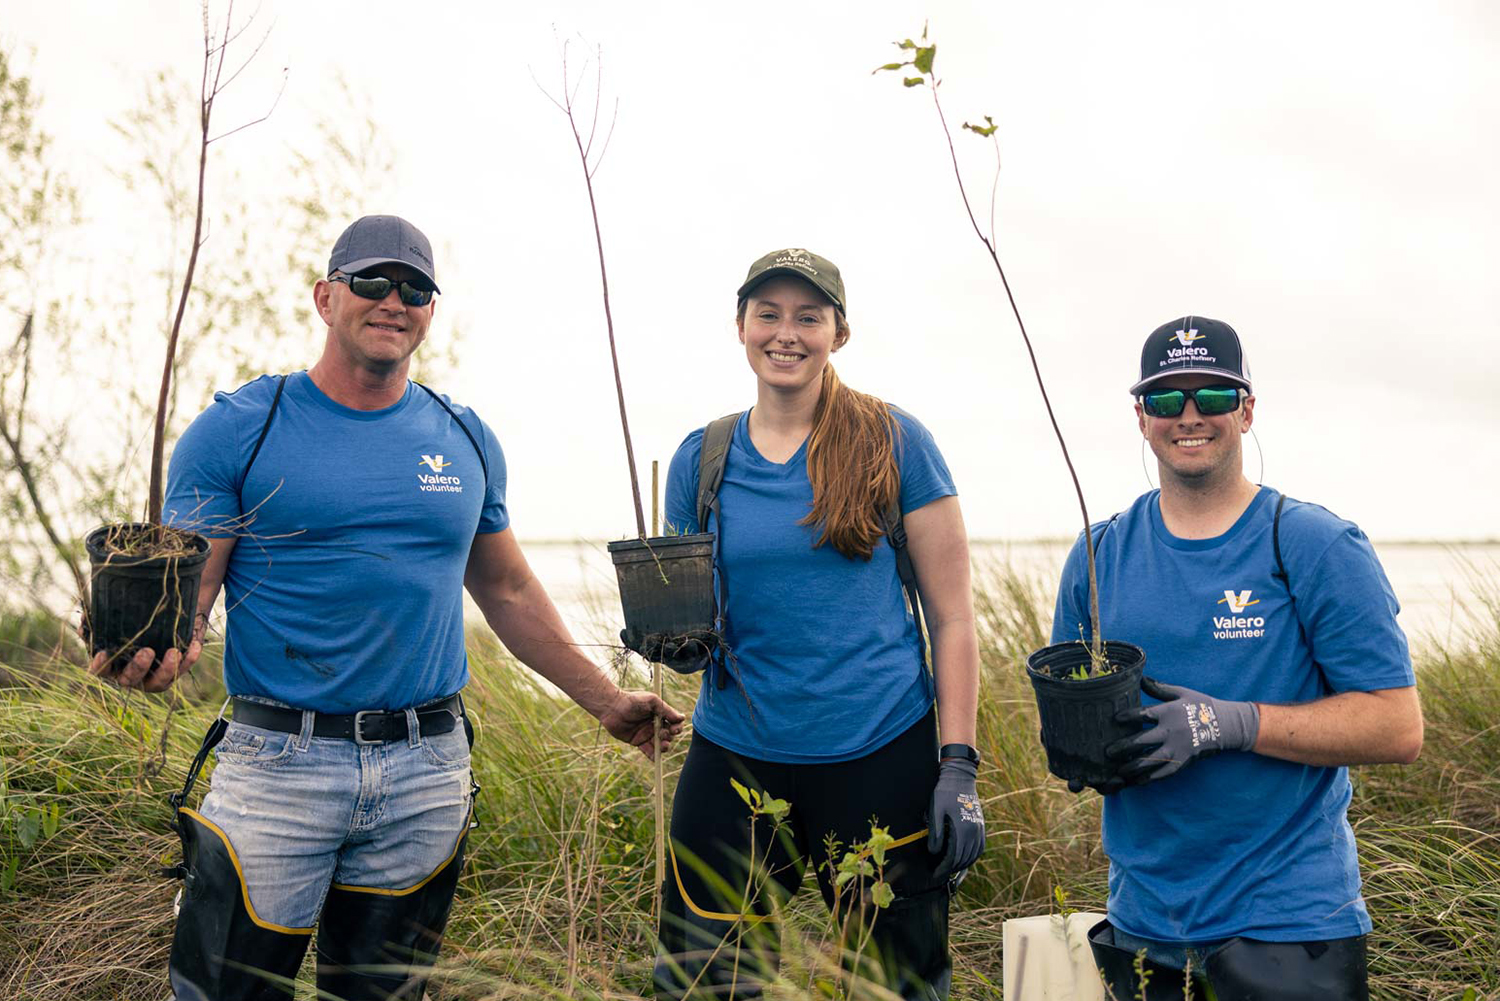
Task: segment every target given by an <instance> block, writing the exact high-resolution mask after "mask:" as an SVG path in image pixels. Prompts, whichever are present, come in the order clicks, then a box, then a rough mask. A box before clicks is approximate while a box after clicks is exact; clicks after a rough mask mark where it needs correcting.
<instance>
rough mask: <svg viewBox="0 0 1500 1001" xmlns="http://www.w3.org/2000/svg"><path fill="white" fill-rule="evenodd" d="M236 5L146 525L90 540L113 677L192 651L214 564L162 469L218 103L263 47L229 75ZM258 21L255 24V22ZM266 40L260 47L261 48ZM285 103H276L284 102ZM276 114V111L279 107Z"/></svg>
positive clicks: (206, 41)
mask: <svg viewBox="0 0 1500 1001" xmlns="http://www.w3.org/2000/svg"><path fill="white" fill-rule="evenodd" d="M233 13H234V5H233V3H230V4H229V5H228V8H227V11H226V14H225V18H224V26H223V34H222V36H220V37H217V38H216V37H214V35H213V33H212V31H211V28H210V19H209V11H208V6H207V4H206V3H205V5H204V8H203V74H202V79H201V83H200V90H199V144H198V192H197V206H196V209H195V212H194V216H193V241H192V248H191V250H190V251H189V253H188V262H187V269H186V270H185V272H184V273H183V277H182V288H181V290H180V292H179V294H178V297H177V309H176V313H175V315H174V316H173V319H172V326H171V330H170V332H169V333H168V335H167V352H166V359H165V361H164V362H163V364H162V373H161V388H160V391H159V393H158V394H157V401H156V419H155V424H154V428H153V435H152V441H151V475H150V482H149V486H148V488H147V495H146V518H145V520H144V521H139V522H117V523H113V524H106V525H100V526H99V527H98V528H95V529H94V530H93V531H91V532H89V534H88V535H87V536H86V537H85V538H84V545H85V547H86V548H87V550H88V554H89V565H90V575H89V576H90V588H89V592H90V593H89V601H88V606H87V607H86V608H85V609H84V619H83V632H84V635H85V638H86V639H87V641H88V643H89V647H90V650H91V652H93V653H96V654H97V653H100V652H108V653H109V654H110V659H109V667H110V669H112V670H113V669H115V668H118V667H119V666H120V665H122V664H124V663H125V662H127V661H128V660H129V659H130V658H131V657H132V656H134V654H135V653H136V651H138V650H141V649H147V648H149V649H150V650H152V651H153V652H154V653H155V655H156V659H157V663H160V661H161V658H162V657H163V656H164V655H165V654H166V652H167V651H168V650H172V649H178V650H183V649H186V648H187V646H188V644H189V643H191V642H192V639H193V626H194V621H193V620H194V617H195V616H196V614H197V608H198V585H199V581H200V580H201V579H202V576H203V565H204V563H205V562H206V561H207V559H208V553H209V544H208V539H207V538H205V537H204V536H203V535H201V534H199V533H197V532H193V531H190V530H187V529H185V528H182V527H178V526H174V525H168V524H165V523H164V522H163V519H162V494H163V490H162V466H163V461H162V460H163V453H164V451H165V442H166V426H167V412H168V401H169V399H170V394H171V387H172V373H173V366H174V363H175V360H176V357H177V343H178V338H179V335H180V334H181V332H182V320H183V316H184V314H185V313H186V312H187V304H188V297H189V295H190V293H191V292H192V288H193V273H194V271H195V269H196V268H197V265H198V252H199V250H201V249H202V247H203V243H204V239H205V238H204V232H203V229H204V226H203V220H204V209H203V205H204V194H205V189H206V180H207V172H208V148H209V145H210V144H212V143H214V142H216V141H217V140H219V139H222V138H224V136H227V135H229V134H230V133H229V132H226V133H224V134H223V135H219V136H211V134H210V131H209V126H210V122H211V121H212V118H213V107H214V101H215V100H216V99H217V98H218V96H219V95H220V94H221V93H222V92H223V89H224V88H225V87H227V86H228V85H229V83H230V82H231V81H232V80H233V79H234V78H235V77H236V76H238V75H239V73H240V71H241V70H243V69H244V65H245V64H248V63H249V62H250V60H252V59H254V58H255V55H256V53H257V52H259V51H260V49H259V46H257V47H256V48H255V49H254V50H252V51H251V52H250V54H249V58H247V59H246V60H245V64H242V65H241V66H240V67H239V68H238V69H236V68H233V67H230V68H229V70H228V72H227V74H226V71H225V58H226V56H227V55H228V49H229V45H230V43H231V42H232V41H233V40H234V39H235V38H236V37H238V35H239V33H240V32H242V31H243V30H244V29H245V28H246V27H248V24H245V25H242V26H241V27H240V28H239V29H238V30H234V29H233V25H232V21H233ZM252 20H253V16H252ZM263 43H264V39H262V44H263ZM279 96H280V95H278V98H279ZM273 108H274V104H273ZM269 115H270V112H269V111H268V112H267V113H266V115H264V116H262V117H261V118H260V119H257V120H256V121H255V122H249V123H247V124H246V125H241V126H239V128H236V129H232V130H230V132H238V131H240V129H243V128H248V127H249V126H250V125H254V124H256V122H259V121H264V120H265V118H266V117H269Z"/></svg>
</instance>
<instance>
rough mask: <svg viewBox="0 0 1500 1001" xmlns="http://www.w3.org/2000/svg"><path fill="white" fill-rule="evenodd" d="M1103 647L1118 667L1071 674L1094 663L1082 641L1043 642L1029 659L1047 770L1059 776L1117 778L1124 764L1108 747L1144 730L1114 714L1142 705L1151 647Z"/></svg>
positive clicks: (1113, 642)
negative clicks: (1107, 753) (1092, 674)
mask: <svg viewBox="0 0 1500 1001" xmlns="http://www.w3.org/2000/svg"><path fill="white" fill-rule="evenodd" d="M1104 648H1105V653H1106V656H1108V657H1109V662H1110V663H1111V664H1113V665H1114V666H1115V668H1116V670H1115V671H1113V672H1111V673H1109V674H1103V675H1100V676H1098V677H1094V678H1085V679H1077V680H1075V679H1074V678H1071V677H1069V675H1071V674H1072V673H1073V671H1074V670H1075V669H1077V668H1079V667H1082V668H1084V669H1087V668H1088V666H1089V650H1088V647H1087V646H1085V645H1084V644H1083V643H1082V642H1080V641H1078V640H1070V641H1068V642H1067V643H1055V644H1053V645H1052V646H1048V647H1043V648H1042V649H1040V650H1038V651H1036V652H1035V653H1033V654H1032V655H1031V656H1030V657H1028V658H1026V673H1027V674H1028V675H1030V676H1031V687H1032V689H1033V691H1035V692H1036V707H1037V711H1038V712H1039V714H1040V715H1041V718H1042V746H1043V747H1045V748H1046V749H1047V770H1048V771H1049V772H1051V773H1052V774H1053V775H1056V776H1057V777H1058V778H1060V779H1078V780H1080V781H1082V782H1091V783H1098V782H1106V781H1108V780H1109V779H1112V778H1114V777H1115V775H1116V772H1117V769H1118V767H1119V766H1118V764H1117V763H1116V762H1113V761H1111V760H1109V758H1107V757H1105V755H1104V749H1105V748H1106V747H1108V746H1109V745H1110V744H1112V743H1114V742H1115V741H1116V740H1119V739H1120V738H1121V737H1128V736H1130V735H1131V734H1134V733H1138V732H1140V726H1139V725H1138V724H1129V725H1125V724H1120V723H1116V722H1115V718H1114V717H1115V713H1117V712H1119V711H1120V710H1122V709H1136V708H1139V707H1140V704H1141V671H1142V669H1143V668H1144V667H1145V665H1146V651H1144V650H1142V649H1141V648H1140V647H1138V646H1136V645H1135V644H1133V643H1122V642H1120V641H1118V640H1107V641H1105V644H1104Z"/></svg>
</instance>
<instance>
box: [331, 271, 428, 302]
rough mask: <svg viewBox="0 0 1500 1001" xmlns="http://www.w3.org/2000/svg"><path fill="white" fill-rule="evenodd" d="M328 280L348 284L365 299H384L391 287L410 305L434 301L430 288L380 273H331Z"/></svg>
mask: <svg viewBox="0 0 1500 1001" xmlns="http://www.w3.org/2000/svg"><path fill="white" fill-rule="evenodd" d="M328 280H329V281H331V282H342V283H344V284H345V285H348V286H349V291H351V292H353V293H354V294H355V295H357V296H359V297H360V298H363V299H377V300H378V299H384V298H385V297H386V296H388V295H390V294H391V289H395V290H396V294H397V295H399V296H400V297H401V301H402V302H403V303H405V304H406V305H408V306H425V305H427V304H428V303H429V302H431V301H432V295H433V292H432V289H430V288H418V287H417V286H416V285H413V284H412V283H411V282H408V281H400V282H395V281H391V280H390V279H389V278H382V277H381V276H379V275H371V276H369V277H365V276H363V275H329V276H328Z"/></svg>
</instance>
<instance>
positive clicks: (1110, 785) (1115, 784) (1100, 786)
mask: <svg viewBox="0 0 1500 1001" xmlns="http://www.w3.org/2000/svg"><path fill="white" fill-rule="evenodd" d="M1127 785H1129V783H1128V782H1126V781H1125V780H1124V779H1122V778H1120V777H1119V776H1115V777H1114V778H1112V779H1105V780H1104V781H1103V782H1085V781H1083V779H1068V792H1074V793H1077V792H1083V791H1084V790H1085V789H1092V790H1094V791H1095V792H1097V793H1098V794H1099V795H1101V796H1108V795H1110V794H1112V793H1117V792H1119V791H1120V790H1121V789H1124V788H1125V787H1126V786H1127Z"/></svg>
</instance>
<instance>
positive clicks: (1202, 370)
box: [1130, 366, 1250, 396]
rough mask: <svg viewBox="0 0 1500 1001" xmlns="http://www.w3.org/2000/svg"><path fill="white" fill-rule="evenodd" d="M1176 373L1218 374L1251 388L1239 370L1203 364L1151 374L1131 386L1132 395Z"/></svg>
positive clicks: (1137, 394) (1136, 394)
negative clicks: (1196, 366)
mask: <svg viewBox="0 0 1500 1001" xmlns="http://www.w3.org/2000/svg"><path fill="white" fill-rule="evenodd" d="M1174 375H1217V376H1222V377H1223V378H1224V379H1226V380H1228V381H1229V382H1232V383H1234V384H1235V385H1236V386H1240V387H1243V388H1244V389H1245V390H1246V391H1247V392H1248V391H1249V390H1250V383H1248V382H1246V381H1245V379H1244V377H1243V376H1241V375H1240V374H1239V373H1238V372H1231V371H1230V370H1229V369H1227V368H1210V367H1207V366H1203V367H1198V368H1169V369H1163V370H1162V371H1160V372H1158V373H1156V374H1155V375H1153V376H1151V378H1149V379H1142V380H1141V381H1140V382H1138V383H1136V384H1135V385H1134V386H1131V387H1130V395H1131V396H1140V395H1141V393H1142V392H1144V391H1145V390H1146V388H1147V387H1148V386H1151V385H1152V384H1154V383H1157V382H1160V381H1161V380H1163V379H1170V378H1171V377H1172V376H1174Z"/></svg>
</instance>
